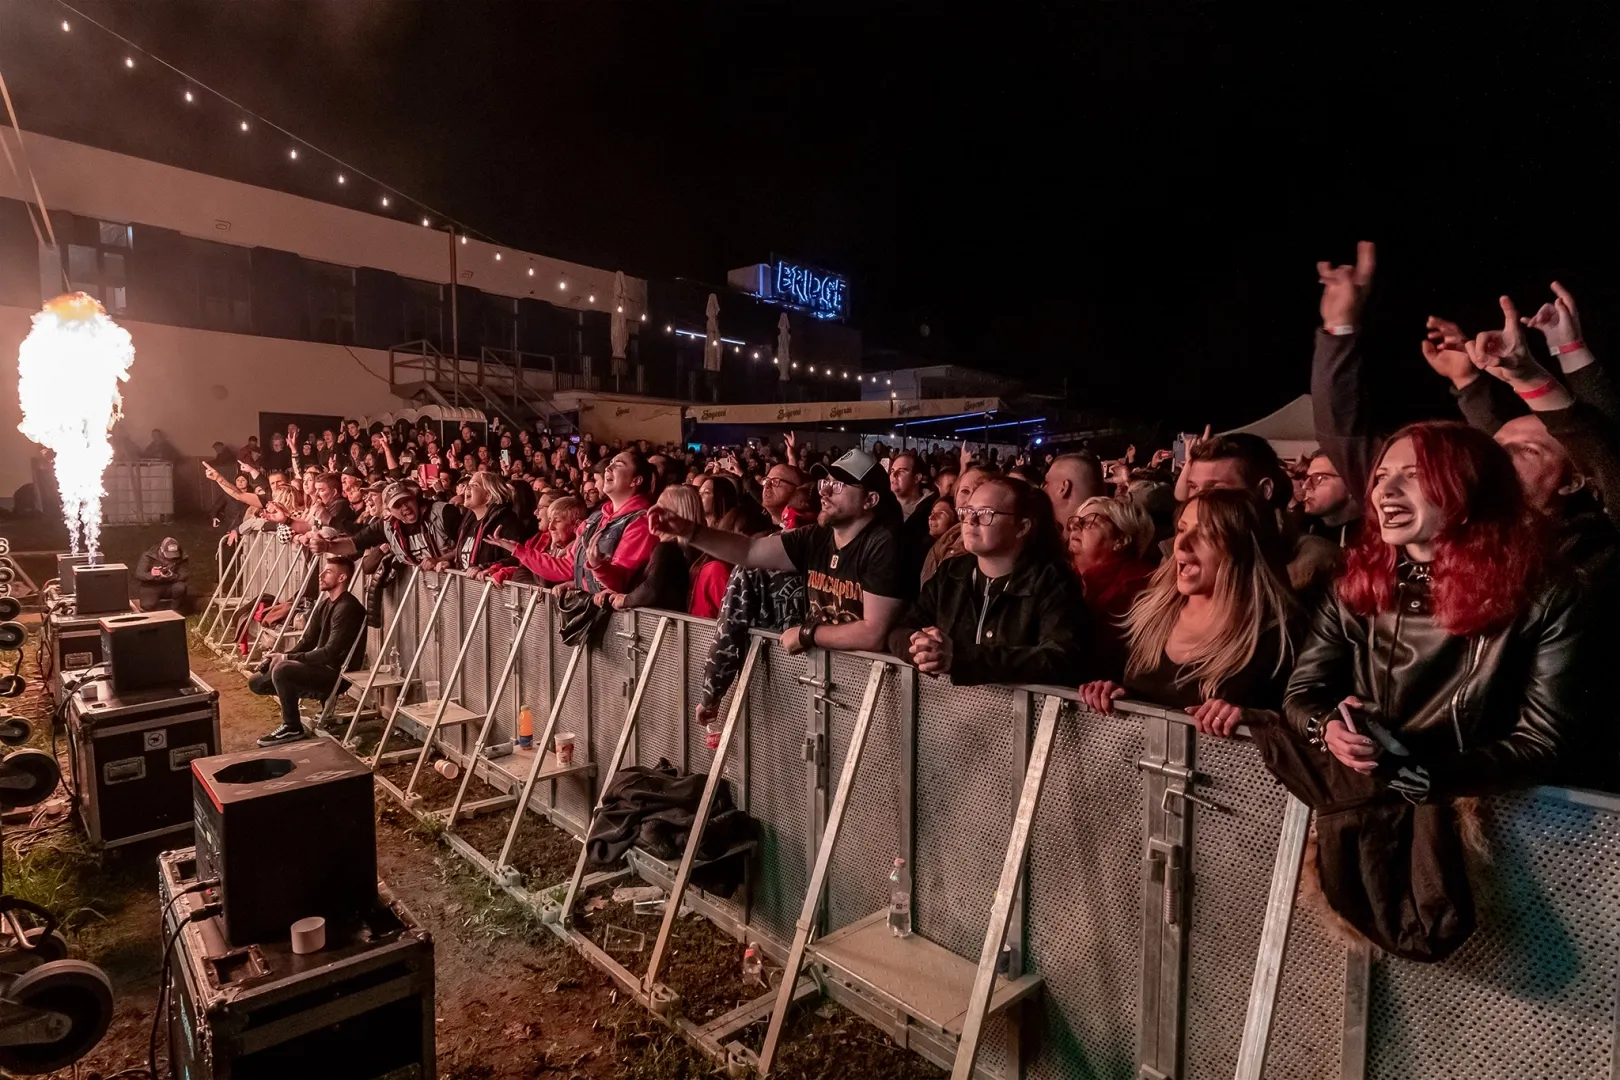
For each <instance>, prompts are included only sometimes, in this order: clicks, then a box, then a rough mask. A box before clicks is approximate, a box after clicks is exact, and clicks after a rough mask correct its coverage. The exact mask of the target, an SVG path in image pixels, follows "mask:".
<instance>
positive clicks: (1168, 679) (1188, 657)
mask: <svg viewBox="0 0 1620 1080" xmlns="http://www.w3.org/2000/svg"><path fill="white" fill-rule="evenodd" d="M1286 566H1287V558H1286V552H1285V551H1284V549H1283V545H1282V542H1281V538H1280V537H1279V536H1278V533H1277V527H1276V521H1275V517H1274V515H1272V514H1271V513H1270V512H1269V511H1268V510H1267V509H1266V508H1264V507H1262V506H1260V505H1259V504H1258V503H1256V502H1255V501H1254V499H1253V498H1251V497H1250V496H1249V495H1248V493H1246V492H1243V491H1228V490H1215V491H1205V492H1202V493H1200V494H1198V495H1195V496H1193V497H1192V498H1190V499H1188V500H1187V501H1186V502H1184V503H1182V504H1181V506H1180V508H1179V509H1178V510H1177V512H1176V521H1175V543H1174V547H1173V549H1172V551H1171V556H1170V558H1168V559H1166V560H1165V561H1164V563H1163V564H1162V565H1161V566H1160V567H1159V569H1158V570H1157V571H1156V572H1155V573H1154V575H1153V579H1152V581H1151V582H1149V584H1148V587H1147V588H1146V589H1145V590H1143V592H1142V593H1141V594H1140V595H1139V596H1138V597H1137V598H1136V601H1135V603H1133V604H1132V605H1131V609H1130V614H1129V615H1127V616H1126V620H1125V640H1126V647H1127V650H1128V651H1127V656H1126V660H1125V670H1124V672H1123V676H1122V677H1123V684H1121V683H1118V682H1113V681H1109V680H1103V681H1098V682H1092V683H1087V684H1086V685H1084V686H1082V687H1081V688H1080V697H1081V700H1082V701H1084V702H1085V703H1086V704H1087V705H1088V706H1089V707H1091V708H1093V709H1096V710H1097V711H1099V712H1108V711H1110V710H1111V709H1112V707H1113V702H1114V700H1115V699H1116V698H1119V697H1122V696H1124V695H1127V694H1129V695H1130V696H1131V697H1133V698H1142V699H1144V700H1147V701H1152V702H1154V703H1156V704H1159V705H1164V706H1168V707H1171V708H1179V709H1185V710H1186V711H1187V712H1188V713H1190V714H1191V715H1192V717H1193V721H1194V723H1195V724H1196V725H1197V727H1198V730H1199V731H1201V732H1204V733H1206V734H1210V735H1222V736H1225V735H1230V734H1232V732H1233V731H1234V730H1235V729H1236V728H1237V726H1238V725H1239V724H1241V723H1245V722H1246V721H1247V720H1249V719H1258V717H1254V716H1251V715H1249V714H1251V713H1254V712H1255V711H1257V710H1260V711H1266V712H1273V711H1275V710H1276V709H1278V708H1279V707H1280V706H1281V704H1282V698H1283V691H1284V690H1285V689H1286V687H1287V683H1288V672H1289V662H1290V660H1291V658H1292V656H1293V645H1292V635H1291V624H1292V623H1293V622H1294V614H1295V606H1294V602H1293V596H1292V593H1291V592H1290V590H1289V587H1288V579H1287V576H1286V573H1287V571H1286Z"/></svg>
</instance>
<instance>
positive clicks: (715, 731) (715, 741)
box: [703, 720, 726, 750]
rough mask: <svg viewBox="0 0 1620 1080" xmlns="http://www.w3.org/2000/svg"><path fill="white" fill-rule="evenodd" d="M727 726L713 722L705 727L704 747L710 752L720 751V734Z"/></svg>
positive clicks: (716, 721)
mask: <svg viewBox="0 0 1620 1080" xmlns="http://www.w3.org/2000/svg"><path fill="white" fill-rule="evenodd" d="M725 729H726V726H725V725H724V724H722V723H721V722H720V721H718V720H711V721H709V722H708V723H707V724H704V725H703V745H704V746H707V747H708V748H709V749H710V750H718V749H720V733H721V732H722V731H724V730H725Z"/></svg>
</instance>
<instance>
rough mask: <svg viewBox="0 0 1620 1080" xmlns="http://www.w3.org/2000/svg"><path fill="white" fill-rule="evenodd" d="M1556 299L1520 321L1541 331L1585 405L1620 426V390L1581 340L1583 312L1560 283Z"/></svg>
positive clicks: (1554, 292)
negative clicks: (1577, 307)
mask: <svg viewBox="0 0 1620 1080" xmlns="http://www.w3.org/2000/svg"><path fill="white" fill-rule="evenodd" d="M1552 291H1553V299H1552V300H1551V301H1550V302H1548V303H1544V304H1542V305H1541V307H1540V308H1539V309H1538V310H1537V311H1536V313H1535V314H1534V315H1532V316H1530V317H1529V318H1527V319H1521V320H1519V321H1520V322H1522V323H1523V324H1524V325H1525V326H1528V327H1530V328H1531V329H1533V330H1539V331H1540V332H1541V334H1542V336H1543V337H1544V338H1546V340H1547V351H1548V352H1549V353H1551V354H1552V357H1553V359H1554V360H1557V361H1558V368H1559V370H1560V371H1562V372H1563V373H1564V380H1565V382H1566V383H1567V384H1568V386H1569V388H1570V390H1571V391H1572V392H1573V393H1574V394H1575V396H1576V397H1577V398H1579V399H1580V400H1581V401H1582V402H1584V403H1586V404H1587V405H1590V406H1591V407H1592V408H1593V409H1595V410H1596V411H1597V412H1598V413H1599V414H1600V415H1601V416H1603V417H1604V418H1605V419H1606V420H1608V422H1609V423H1610V424H1614V425H1620V386H1616V384H1615V381H1614V380H1613V379H1612V378H1610V377H1609V373H1608V371H1607V370H1606V369H1605V368H1604V367H1603V365H1602V364H1599V363H1598V362H1597V357H1595V356H1593V355H1592V350H1591V349H1589V348H1587V345H1586V339H1585V338H1584V337H1582V336H1581V319H1580V312H1579V311H1578V310H1577V309H1576V307H1575V297H1574V296H1572V295H1571V294H1570V292H1569V290H1568V289H1566V288H1564V287H1563V286H1562V285H1560V284H1559V283H1558V282H1556V281H1555V282H1553V283H1552Z"/></svg>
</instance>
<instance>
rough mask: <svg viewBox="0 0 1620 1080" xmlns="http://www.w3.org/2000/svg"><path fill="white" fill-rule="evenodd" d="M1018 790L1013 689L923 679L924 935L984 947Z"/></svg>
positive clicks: (919, 904) (917, 903) (920, 857)
mask: <svg viewBox="0 0 1620 1080" xmlns="http://www.w3.org/2000/svg"><path fill="white" fill-rule="evenodd" d="M1021 780H1022V777H1021V776H1020V777H1019V781H1021ZM1017 791H1018V781H1015V780H1014V778H1013V711H1012V693H1011V691H1008V690H1005V689H1002V688H1001V687H992V686H973V687H962V686H952V685H951V684H950V683H949V682H947V681H946V680H944V679H931V678H928V677H927V676H922V677H920V678H919V679H918V682H917V795H916V799H917V844H916V849H917V867H916V895H915V896H913V898H912V908H911V909H912V912H913V916H914V919H915V925H916V928H917V930H918V931H919V932H920V933H922V934H923V935H925V936H926V937H927V938H928V939H929V940H931V941H934V942H937V943H938V944H940V945H943V946H945V947H946V948H947V949H950V950H951V951H952V952H954V953H956V954H957V955H958V956H963V957H967V958H968V959H970V960H977V959H978V958H979V950H980V949H981V948H982V947H983V946H984V931H985V927H986V926H987V925H989V921H990V902H991V899H992V898H993V897H994V896H995V890H996V880H997V878H998V877H1000V875H1001V864H1002V862H1003V861H1004V860H1005V858H1006V854H1007V840H1008V836H1009V833H1010V832H1011V830H1012V817H1013V806H1014V803H1015V801H1016V799H1017V797H1018V796H1017ZM885 876H886V875H885Z"/></svg>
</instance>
